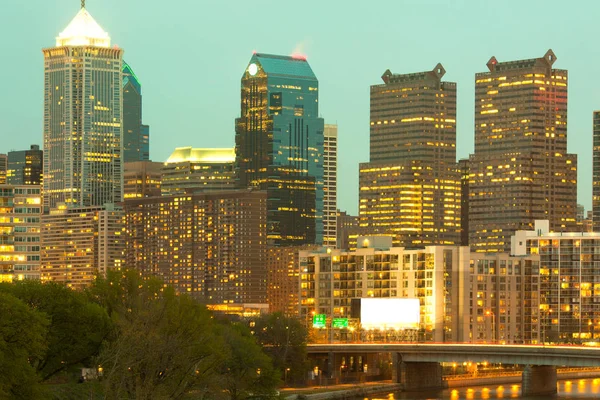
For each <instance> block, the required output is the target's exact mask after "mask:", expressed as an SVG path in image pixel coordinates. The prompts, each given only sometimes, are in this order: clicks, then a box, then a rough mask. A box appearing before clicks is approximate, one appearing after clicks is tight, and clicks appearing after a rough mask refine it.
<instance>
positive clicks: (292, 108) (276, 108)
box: [235, 53, 324, 246]
mask: <svg viewBox="0 0 600 400" xmlns="http://www.w3.org/2000/svg"><path fill="white" fill-rule="evenodd" d="M241 86H242V87H241V115H240V118H238V119H237V120H236V135H235V146H236V149H235V150H236V162H235V168H236V181H237V183H238V186H239V187H242V188H246V187H258V188H260V189H261V190H267V192H268V196H267V213H268V215H267V238H268V239H269V241H271V242H272V243H274V244H275V245H280V246H285V245H302V244H314V243H318V244H320V243H322V242H323V201H324V194H323V192H324V190H323V179H324V178H323V173H324V172H323V153H324V150H323V140H324V139H323V130H324V122H323V119H322V118H319V104H318V98H319V82H318V81H317V77H316V76H315V74H314V73H313V71H312V69H311V68H310V65H309V64H308V62H307V61H306V59H305V58H302V57H286V56H276V55H269V54H258V53H257V54H254V55H253V56H252V58H251V59H250V62H249V63H248V66H247V67H246V70H245V71H244V74H243V76H242V82H241Z"/></svg>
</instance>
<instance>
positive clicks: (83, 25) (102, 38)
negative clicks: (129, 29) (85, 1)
mask: <svg viewBox="0 0 600 400" xmlns="http://www.w3.org/2000/svg"><path fill="white" fill-rule="evenodd" d="M56 46H57V47H62V46H97V47H110V36H108V33H107V32H106V31H104V29H102V27H101V26H100V25H98V23H97V22H96V20H95V19H94V18H93V17H92V16H91V14H90V13H89V12H88V11H87V10H86V9H85V8H83V7H82V8H81V10H79V12H78V13H77V15H76V16H75V18H73V20H72V21H71V23H69V25H68V26H67V27H66V28H65V30H64V31H62V32H61V33H60V34H59V35H58V37H57V38H56Z"/></svg>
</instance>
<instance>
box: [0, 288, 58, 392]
mask: <svg viewBox="0 0 600 400" xmlns="http://www.w3.org/2000/svg"><path fill="white" fill-rule="evenodd" d="M0 316H1V317H0V376H1V377H2V378H1V379H0V398H2V399H5V398H11V399H37V398H42V392H41V388H40V385H39V378H38V376H37V375H36V371H35V368H34V367H33V365H32V361H33V362H34V361H35V360H40V359H41V358H42V357H43V356H44V353H45V351H46V345H45V336H46V332H47V326H48V324H49V322H48V319H47V318H46V316H45V315H44V314H42V313H40V312H37V311H34V310H31V309H30V308H29V307H28V306H27V305H26V304H25V303H23V302H22V301H21V300H19V299H17V298H16V297H14V296H12V295H10V294H7V293H2V292H0Z"/></svg>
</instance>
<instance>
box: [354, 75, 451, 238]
mask: <svg viewBox="0 0 600 400" xmlns="http://www.w3.org/2000/svg"><path fill="white" fill-rule="evenodd" d="M444 75H445V70H444V67H443V66H442V65H441V64H438V65H436V67H435V68H434V69H433V70H431V71H425V72H419V73H413V74H392V73H391V72H390V71H389V70H387V71H386V72H385V73H384V74H383V76H382V79H383V81H384V83H383V84H380V85H373V86H371V114H370V119H371V120H370V162H368V163H361V164H360V167H359V174H360V178H359V180H360V191H359V199H360V206H359V218H360V227H361V228H362V229H363V232H364V234H373V235H390V236H391V237H392V238H393V242H394V245H395V246H405V247H411V246H425V245H434V244H438V245H452V244H457V243H459V241H460V176H459V174H458V171H457V167H456V84H455V83H453V82H444V81H442V78H443V76H444Z"/></svg>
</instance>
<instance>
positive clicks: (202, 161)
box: [162, 147, 235, 196]
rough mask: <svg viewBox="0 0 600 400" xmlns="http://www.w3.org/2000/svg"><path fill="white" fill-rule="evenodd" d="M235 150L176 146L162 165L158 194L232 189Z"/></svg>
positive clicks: (233, 185)
mask: <svg viewBox="0 0 600 400" xmlns="http://www.w3.org/2000/svg"><path fill="white" fill-rule="evenodd" d="M234 162H235V149H234V148H220V149H196V148H192V147H178V148H176V149H175V151H174V152H173V153H172V154H171V156H170V157H169V159H168V160H167V161H166V162H165V163H164V166H163V167H162V194H163V196H170V195H174V194H183V193H192V192H205V191H209V190H228V189H234V188H235V174H234V168H233V166H234Z"/></svg>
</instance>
